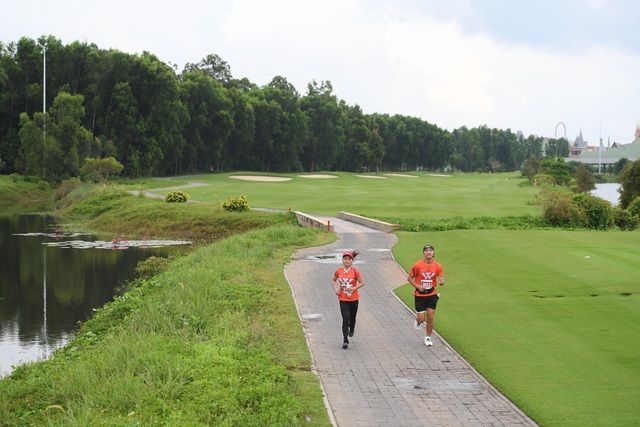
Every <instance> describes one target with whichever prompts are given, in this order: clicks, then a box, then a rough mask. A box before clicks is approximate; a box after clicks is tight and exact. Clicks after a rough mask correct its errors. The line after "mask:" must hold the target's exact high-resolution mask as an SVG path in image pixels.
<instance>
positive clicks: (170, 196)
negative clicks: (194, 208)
mask: <svg viewBox="0 0 640 427" xmlns="http://www.w3.org/2000/svg"><path fill="white" fill-rule="evenodd" d="M190 198H191V197H189V195H188V194H187V193H185V192H184V191H180V190H175V191H169V192H168V193H167V194H166V195H165V196H164V201H165V202H167V203H186V202H187V200H189V199H190Z"/></svg>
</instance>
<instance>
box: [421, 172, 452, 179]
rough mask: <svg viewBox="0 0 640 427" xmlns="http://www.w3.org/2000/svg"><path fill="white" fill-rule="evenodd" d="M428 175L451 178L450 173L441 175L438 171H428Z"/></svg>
mask: <svg viewBox="0 0 640 427" xmlns="http://www.w3.org/2000/svg"><path fill="white" fill-rule="evenodd" d="M427 175H429V176H441V177H443V178H451V175H441V174H439V173H428V174H427Z"/></svg>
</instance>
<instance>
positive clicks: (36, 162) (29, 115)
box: [0, 36, 568, 182]
mask: <svg viewBox="0 0 640 427" xmlns="http://www.w3.org/2000/svg"><path fill="white" fill-rule="evenodd" d="M43 46H46V100H45V104H46V112H43V111H42V107H43V99H42V97H43V66H44V64H43V60H44V58H45V55H43V54H44V53H45V52H43ZM552 143H554V144H557V143H558V142H557V141H552ZM565 146H567V144H566V141H564V140H561V141H560V147H561V150H560V151H561V152H560V153H557V154H559V155H564V154H565V153H564V152H563V150H564V148H566V149H567V150H568V146H567V147H565ZM554 147H556V146H554ZM564 151H566V150H564ZM532 155H533V156H535V157H536V158H541V157H543V140H542V138H541V137H534V136H529V137H528V138H523V137H522V136H518V135H516V134H514V133H513V132H511V130H508V129H507V130H498V129H489V128H487V127H479V128H473V129H467V128H465V127H462V128H459V129H455V130H454V131H452V132H449V131H447V130H443V129H441V128H439V127H438V126H436V125H434V124H431V123H428V122H427V121H425V120H422V119H419V118H415V117H405V116H401V115H388V114H364V113H363V111H362V109H361V108H360V107H359V106H358V105H347V104H346V103H345V102H344V101H343V100H340V99H339V98H338V97H337V96H336V94H334V92H333V87H332V85H331V82H329V81H322V82H320V83H318V82H316V81H313V82H310V83H309V84H308V87H307V92H306V94H304V95H301V94H300V93H299V92H298V91H297V90H296V88H295V87H294V86H293V85H292V84H290V83H289V82H288V81H287V79H286V78H285V77H282V76H276V77H274V78H273V79H272V81H271V82H270V83H269V84H267V85H265V86H263V87H259V86H257V85H255V84H253V83H251V82H250V81H248V80H247V79H246V78H244V79H236V78H234V77H233V75H232V74H231V69H230V67H229V65H228V64H227V63H226V62H225V61H224V60H222V59H221V58H220V57H218V56H217V55H209V56H208V57H206V58H204V59H203V60H202V61H200V62H199V63H194V64H187V65H186V66H185V67H184V70H183V71H182V72H180V73H178V72H177V71H176V67H175V66H172V65H170V64H165V63H163V62H162V61H160V60H158V58H157V57H156V56H154V55H153V54H151V53H148V52H144V53H143V54H141V55H138V54H127V53H123V52H120V51H118V50H113V49H109V50H104V49H100V48H98V47H97V46H96V45H94V44H90V43H87V42H79V41H76V42H73V43H71V44H68V45H63V44H62V43H61V42H60V40H57V39H56V38H55V37H53V36H48V37H44V36H43V37H41V38H39V39H38V40H33V39H29V38H22V39H20V40H19V41H18V42H17V43H16V42H8V43H4V42H0V171H1V172H2V173H24V174H29V175H35V176H40V177H42V178H44V179H46V180H48V181H49V182H59V181H61V180H63V179H67V178H69V177H75V176H78V175H79V172H80V170H81V169H82V167H83V164H84V162H85V159H87V158H92V159H95V158H111V157H113V158H114V159H116V160H117V161H118V162H120V163H121V164H122V165H123V166H124V174H125V175H126V176H130V177H139V176H160V175H179V174H185V173H198V172H205V171H209V170H210V169H214V170H255V171H265V172H269V171H272V172H298V171H308V172H314V171H329V170H341V171H377V170H379V169H382V170H387V171H409V170H433V171H436V170H458V171H463V172H474V171H495V172H498V171H513V170H516V169H519V168H520V167H521V165H522V164H523V162H524V161H525V160H527V159H528V158H530V156H532Z"/></svg>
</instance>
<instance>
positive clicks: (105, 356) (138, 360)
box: [0, 225, 330, 426]
mask: <svg viewBox="0 0 640 427" xmlns="http://www.w3.org/2000/svg"><path fill="white" fill-rule="evenodd" d="M327 237H328V235H326V234H320V233H318V232H317V231H312V230H308V229H302V228H300V227H297V226H292V225H279V226H273V227H268V228H266V229H264V230H260V231H250V232H246V233H244V234H242V235H238V236H234V237H231V238H229V239H226V240H223V241H220V242H217V243H214V244H212V245H209V246H206V247H202V248H199V249H197V250H196V251H195V252H193V253H192V254H190V255H188V256H185V257H182V258H178V259H177V260H176V261H175V262H174V263H173V265H172V266H171V268H170V269H169V270H167V271H166V272H165V273H162V274H160V275H158V276H156V277H155V278H153V279H147V280H145V281H143V282H141V283H139V284H138V286H137V287H135V288H133V289H132V290H130V291H129V292H128V293H126V294H124V295H122V296H120V297H117V298H116V299H115V301H114V302H112V303H110V304H108V305H106V306H105V307H104V308H103V309H101V310H99V311H98V312H97V313H96V315H95V316H94V318H92V319H91V320H89V321H88V322H87V323H86V324H85V325H84V326H83V328H82V329H81V330H80V331H79V332H78V334H77V338H76V339H75V340H73V341H72V342H71V343H70V344H69V345H68V346H67V347H65V348H63V349H61V350H59V351H57V352H56V353H55V355H54V357H53V358H52V359H50V360H48V361H46V362H40V363H34V364H31V365H27V366H23V367H20V368H18V369H17V370H16V371H14V373H13V374H12V375H11V376H10V377H8V378H6V379H3V380H1V381H0V396H1V397H0V403H1V405H0V420H2V422H0V424H1V425H12V426H13V425H64V426H86V425H95V426H100V425H105V426H106V425H110V426H111V425H156V424H158V425H175V426H178V425H189V426H211V425H217V426H238V425H243V426H244V425H246V426H265V425H291V426H293V425H301V424H303V422H305V420H306V417H309V418H310V419H312V420H313V421H314V425H324V426H328V425H330V422H329V420H328V415H327V413H326V409H325V407H324V403H323V400H322V395H321V391H320V386H319V382H318V379H317V377H316V376H315V375H314V374H313V373H312V372H311V359H310V356H309V352H308V349H307V347H306V343H305V339H304V335H303V331H302V329H301V328H300V322H299V319H298V316H297V313H296V311H295V306H294V304H293V301H292V296H291V292H290V289H289V287H288V284H287V283H286V279H285V278H284V275H283V272H282V265H283V264H284V263H285V262H286V260H287V259H288V257H289V256H290V254H291V253H292V251H293V250H295V248H297V247H300V246H306V245H310V244H317V243H322V242H326V238H327ZM256 265H260V268H256Z"/></svg>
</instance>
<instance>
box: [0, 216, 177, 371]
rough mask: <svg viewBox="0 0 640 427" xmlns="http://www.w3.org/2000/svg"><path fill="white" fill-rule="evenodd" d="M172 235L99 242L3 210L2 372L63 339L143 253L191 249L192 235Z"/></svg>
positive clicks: (122, 279)
mask: <svg viewBox="0 0 640 427" xmlns="http://www.w3.org/2000/svg"><path fill="white" fill-rule="evenodd" d="M166 243H167V242H163V241H149V240H147V239H144V238H142V239H140V240H133V241H130V242H129V241H126V240H123V239H119V238H118V239H114V240H112V241H109V242H101V241H97V240H96V239H95V238H93V236H90V235H86V234H68V233H65V232H64V231H62V230H59V229H58V226H56V225H55V223H54V222H53V219H52V218H51V217H48V216H44V215H10V216H0V273H1V274H0V376H1V375H4V374H6V373H8V372H10V371H11V369H12V368H11V366H12V365H17V364H19V363H21V362H22V361H31V360H35V359H38V358H42V357H46V356H47V355H48V354H49V353H50V352H51V351H52V350H54V349H55V348H58V347H60V346H62V345H64V343H65V342H66V340H67V339H68V337H69V336H70V335H71V334H72V333H73V331H74V329H75V328H76V327H77V324H78V322H81V321H85V320H87V319H88V318H89V317H90V316H91V314H92V312H93V310H94V309H96V308H99V307H101V306H103V305H104V304H105V303H106V302H108V301H111V300H112V299H113V296H114V295H115V292H116V289H117V287H118V286H119V285H120V284H122V283H123V282H125V281H127V280H131V279H133V277H134V274H135V267H136V265H137V263H138V262H139V261H142V260H145V259H146V258H148V257H149V256H152V255H154V256H169V255H170V254H172V253H176V252H184V251H186V250H189V245H187V244H185V243H188V242H180V241H173V242H169V243H171V244H173V245H174V246H163V245H165V244H166ZM78 248H83V249H85V250H78ZM105 249H111V250H105ZM124 249H126V250H124Z"/></svg>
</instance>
